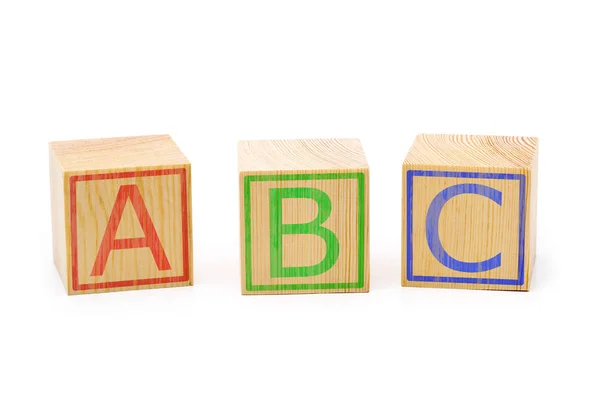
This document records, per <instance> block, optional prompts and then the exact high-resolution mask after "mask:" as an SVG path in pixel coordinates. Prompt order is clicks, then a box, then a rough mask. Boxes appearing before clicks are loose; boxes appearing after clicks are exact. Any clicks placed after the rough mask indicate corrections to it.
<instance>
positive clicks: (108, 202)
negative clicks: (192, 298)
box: [68, 164, 193, 294]
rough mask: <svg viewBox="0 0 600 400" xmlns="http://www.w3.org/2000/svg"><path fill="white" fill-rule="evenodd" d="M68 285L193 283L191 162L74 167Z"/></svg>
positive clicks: (82, 289) (95, 288)
mask: <svg viewBox="0 0 600 400" xmlns="http://www.w3.org/2000/svg"><path fill="white" fill-rule="evenodd" d="M68 197H69V203H70V210H69V217H68V219H69V226H68V236H69V238H70V245H69V250H70V259H71V265H70V269H69V275H70V276H71V283H70V285H69V289H70V292H72V293H75V294H80V293H95V292H106V291H119V290H128V289H142V288H160V287H173V286H187V285H191V284H192V283H193V268H192V256H193V253H192V226H191V218H192V216H191V166H190V165H189V164H188V165H177V166H162V167H161V168H158V169H157V168H154V167H141V168H136V169H120V170H102V171H86V172H85V173H84V174H79V173H69V174H68Z"/></svg>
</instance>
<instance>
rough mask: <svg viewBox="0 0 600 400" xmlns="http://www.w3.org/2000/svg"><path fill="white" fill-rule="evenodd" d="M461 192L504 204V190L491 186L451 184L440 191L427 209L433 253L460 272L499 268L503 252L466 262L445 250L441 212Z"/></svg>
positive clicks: (444, 263)
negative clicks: (487, 257) (440, 229)
mask: <svg viewBox="0 0 600 400" xmlns="http://www.w3.org/2000/svg"><path fill="white" fill-rule="evenodd" d="M459 194H478V195H480V196H485V197H487V198H488V199H490V200H492V201H493V202H495V203H496V204H498V205H502V192H500V191H498V190H496V189H493V188H491V187H489V186H484V185H477V184H474V183H464V184H460V185H454V186H450V187H449V188H446V189H444V190H442V191H441V192H439V193H438V194H437V196H435V198H434V199H433V201H432V202H431V204H430V205H429V210H427V220H426V236H427V244H429V249H430V250H431V253H433V255H434V257H435V258H437V260H438V261H439V262H441V263H442V264H443V265H445V266H446V267H448V268H450V269H453V270H455V271H459V272H484V271H489V270H491V269H494V268H498V267H499V266H500V265H501V261H502V257H501V255H502V254H501V253H498V254H496V256H494V257H492V258H490V259H488V260H485V261H480V262H465V261H459V260H457V259H455V258H453V257H452V256H451V255H449V254H448V253H447V252H446V250H444V247H443V246H442V242H441V241H440V233H439V230H438V224H439V222H440V214H441V212H442V209H443V208H444V205H445V204H446V203H447V202H448V201H449V200H450V199H451V198H453V197H454V196H458V195H459Z"/></svg>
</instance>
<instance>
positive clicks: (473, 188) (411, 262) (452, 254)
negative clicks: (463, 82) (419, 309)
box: [402, 135, 538, 291]
mask: <svg viewBox="0 0 600 400" xmlns="http://www.w3.org/2000/svg"><path fill="white" fill-rule="evenodd" d="M537 160H538V139H537V138H533V137H501V136H463V135H419V136H418V137H417V138H416V139H415V142H414V144H413V145H412V147H411V149H410V151H409V152H408V155H407V156H406V159H405V160H404V165H403V177H404V186H403V200H402V202H403V241H402V250H403V252H402V253H403V257H402V285H403V286H420V287H443V288H465V289H495V290H521V291H527V290H529V285H530V280H531V271H532V269H533V265H534V262H535V245H536V204H537Z"/></svg>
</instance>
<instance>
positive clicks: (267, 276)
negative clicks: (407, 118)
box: [238, 139, 369, 294]
mask: <svg viewBox="0 0 600 400" xmlns="http://www.w3.org/2000/svg"><path fill="white" fill-rule="evenodd" d="M238 167H239V172H240V181H239V185H240V232H241V238H240V243H241V277H242V282H241V283H242V293H243V294H289V293H323V292H367V291H368V290H369V168H368V164H367V161H366V157H365V155H364V152H363V149H362V146H361V144H360V141H359V140H355V139H337V140H334V139H318V140H276V141H243V142H240V143H239V145H238ZM298 188H300V189H302V190H304V189H307V190H308V191H309V192H310V193H324V194H325V195H326V197H327V198H328V199H329V201H330V202H331V210H330V214H329V216H328V218H327V219H326V220H325V221H323V222H322V223H321V224H320V225H319V226H320V227H322V228H324V229H326V230H328V231H330V232H332V234H333V235H334V236H335V238H337V241H338V243H339V253H338V255H337V257H336V258H335V262H334V263H333V264H331V265H330V268H328V269H327V270H326V271H323V272H320V273H315V274H313V273H311V274H309V275H307V276H281V275H277V274H276V273H275V275H274V268H275V269H276V266H274V263H273V258H272V257H273V254H274V253H273V251H272V248H273V240H276V238H277V236H276V235H275V234H274V232H273V230H274V228H273V225H272V224H273V219H274V215H273V206H274V204H279V203H277V202H274V201H273V196H274V193H273V190H275V191H278V190H287V189H292V190H295V189H298ZM319 201H322V200H315V199H313V198H310V197H300V198H284V199H282V200H281V203H280V204H281V208H280V212H281V223H282V224H283V225H289V224H310V223H311V222H312V221H315V219H316V218H318V216H319V213H323V212H325V211H324V210H325V208H326V207H325V206H324V203H323V202H321V203H319ZM318 230H319V229H318ZM320 231H321V232H323V230H320ZM274 235H275V236H274ZM280 240H281V241H280V244H281V248H282V250H281V253H282V254H281V261H282V265H281V266H282V267H283V270H285V271H290V270H294V269H296V268H298V267H310V266H314V265H317V264H319V263H321V262H324V261H326V260H327V257H328V254H329V255H330V254H331V253H328V251H331V248H332V245H331V243H328V242H326V240H325V239H323V237H321V236H319V235H318V234H314V233H309V234H283V235H282V236H281V238H280ZM332 260H333V259H332Z"/></svg>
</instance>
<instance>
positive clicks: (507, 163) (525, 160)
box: [406, 134, 538, 168]
mask: <svg viewBox="0 0 600 400" xmlns="http://www.w3.org/2000/svg"><path fill="white" fill-rule="evenodd" d="M537 144H538V139H537V138H535V137H517V136H490V135H447V134H421V135H419V136H417V138H416V139H415V142H414V143H413V145H412V147H411V149H410V151H409V153H408V155H407V156H406V162H407V163H409V164H425V165H440V166H460V167H501V168H530V167H531V163H532V161H533V158H534V155H535V152H536V149H537Z"/></svg>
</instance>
